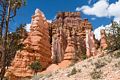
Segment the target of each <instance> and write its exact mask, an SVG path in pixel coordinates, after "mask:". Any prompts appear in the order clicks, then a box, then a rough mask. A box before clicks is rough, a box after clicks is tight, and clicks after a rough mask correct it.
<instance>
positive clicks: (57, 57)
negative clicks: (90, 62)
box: [49, 12, 92, 64]
mask: <svg viewBox="0 0 120 80" xmlns="http://www.w3.org/2000/svg"><path fill="white" fill-rule="evenodd" d="M49 29H50V35H51V43H52V60H53V63H57V64H58V63H60V62H61V61H63V60H64V58H65V53H66V52H65V51H66V48H68V40H67V37H68V35H70V37H71V38H72V39H73V40H72V41H73V42H74V43H73V45H74V49H75V55H74V56H76V58H77V59H78V60H79V59H80V57H81V54H82V53H85V49H86V47H85V38H86V29H91V30H92V25H91V23H89V21H88V19H84V20H82V19H81V17H80V12H59V13H58V14H57V16H56V19H55V20H53V21H52V23H51V24H50V27H49ZM66 56H67V55H66Z"/></svg>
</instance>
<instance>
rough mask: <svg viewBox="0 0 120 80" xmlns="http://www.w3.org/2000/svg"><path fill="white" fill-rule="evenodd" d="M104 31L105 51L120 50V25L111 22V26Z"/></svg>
mask: <svg viewBox="0 0 120 80" xmlns="http://www.w3.org/2000/svg"><path fill="white" fill-rule="evenodd" d="M106 31H107V41H108V48H107V49H108V50H110V51H115V50H118V49H120V24H119V23H117V22H114V21H113V22H112V25H111V26H110V27H109V28H108V29H106Z"/></svg>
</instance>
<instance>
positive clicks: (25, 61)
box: [8, 9, 52, 80]
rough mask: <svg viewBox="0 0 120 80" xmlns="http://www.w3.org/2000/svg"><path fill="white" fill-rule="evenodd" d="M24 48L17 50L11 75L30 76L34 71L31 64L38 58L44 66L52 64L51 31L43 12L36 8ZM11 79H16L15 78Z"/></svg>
mask: <svg viewBox="0 0 120 80" xmlns="http://www.w3.org/2000/svg"><path fill="white" fill-rule="evenodd" d="M23 44H24V45H25V47H24V49H23V50H21V51H17V53H16V55H15V58H14V60H13V62H12V64H11V66H10V67H9V69H8V73H9V74H11V75H13V76H11V77H29V76H32V75H33V73H34V72H33V71H32V70H31V69H30V67H29V65H30V64H31V63H32V62H34V61H35V60H38V61H39V62H40V64H41V65H42V68H47V67H48V66H49V65H50V64H51V55H52V54H51V45H50V42H49V33H48V25H47V21H46V20H45V18H44V15H43V13H42V12H41V11H40V10H38V9H36V11H35V15H33V16H32V22H31V27H30V33H29V34H28V37H27V38H26V39H25V40H24V42H23ZM11 80H14V79H13V78H12V79H11Z"/></svg>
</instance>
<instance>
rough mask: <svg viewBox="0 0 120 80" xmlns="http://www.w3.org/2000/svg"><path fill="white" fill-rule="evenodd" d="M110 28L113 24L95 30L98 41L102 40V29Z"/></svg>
mask: <svg viewBox="0 0 120 80" xmlns="http://www.w3.org/2000/svg"><path fill="white" fill-rule="evenodd" d="M110 26H111V24H108V25H105V26H103V25H101V26H99V27H98V28H96V29H95V30H94V34H95V38H96V39H98V40H100V38H101V36H100V30H101V29H108V28H109V27H110ZM106 33H107V32H106Z"/></svg>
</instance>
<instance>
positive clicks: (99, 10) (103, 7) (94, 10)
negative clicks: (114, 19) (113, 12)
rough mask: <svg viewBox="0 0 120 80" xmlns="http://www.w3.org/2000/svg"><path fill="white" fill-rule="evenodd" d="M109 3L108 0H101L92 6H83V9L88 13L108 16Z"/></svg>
mask: <svg viewBox="0 0 120 80" xmlns="http://www.w3.org/2000/svg"><path fill="white" fill-rule="evenodd" d="M108 6H109V4H108V2H107V1H106V0H100V1H98V2H96V3H95V4H93V6H92V7H89V6H82V7H81V8H80V9H79V10H81V11H82V12H83V13H84V14H86V15H96V16H97V17H106V16H107V15H108V12H107V8H108Z"/></svg>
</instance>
